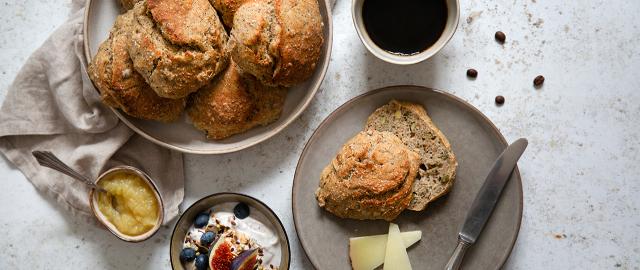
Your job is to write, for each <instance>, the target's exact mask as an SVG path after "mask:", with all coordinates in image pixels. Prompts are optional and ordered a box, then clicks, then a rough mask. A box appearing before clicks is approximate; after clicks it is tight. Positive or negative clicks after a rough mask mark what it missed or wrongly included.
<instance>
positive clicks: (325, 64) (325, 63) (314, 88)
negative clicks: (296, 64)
mask: <svg viewBox="0 0 640 270" xmlns="http://www.w3.org/2000/svg"><path fill="white" fill-rule="evenodd" d="M318 1H322V2H324V3H325V7H326V11H327V20H326V21H323V23H324V25H325V30H326V31H328V34H327V40H325V41H324V42H325V44H326V46H327V53H326V56H325V57H324V59H320V62H319V63H318V64H319V65H316V68H320V69H321V70H320V77H319V78H318V80H317V81H316V82H314V83H313V84H312V85H311V87H309V90H307V91H311V92H312V93H311V97H310V98H307V99H306V100H304V101H303V104H302V107H300V108H299V109H298V110H296V111H294V112H293V114H292V115H291V116H290V117H289V119H287V121H285V122H283V123H282V124H280V125H279V126H275V128H274V129H272V130H269V131H268V132H266V133H265V134H264V135H262V136H261V137H260V138H258V139H256V140H255V141H254V142H251V143H248V144H245V145H241V146H237V147H233V148H229V149H223V150H198V149H191V148H185V147H181V146H178V145H174V144H170V143H167V142H165V141H163V140H162V139H159V138H156V137H154V136H153V135H151V134H149V133H147V132H145V131H144V130H142V129H140V128H138V127H137V126H136V125H135V124H133V123H132V122H131V121H129V119H127V117H125V116H124V115H123V114H122V113H121V112H120V111H119V110H117V109H114V108H111V107H109V108H110V109H111V110H112V111H113V112H114V113H115V114H116V116H118V118H119V119H120V120H121V121H122V122H124V123H125V124H126V125H127V126H128V127H129V128H131V129H132V130H133V131H135V132H136V133H138V134H140V136H142V137H144V138H146V139H147V140H150V141H152V142H153V143H155V144H158V145H160V146H163V147H166V148H169V149H172V150H176V151H180V152H184V153H190V154H203V155H207V154H225V153H233V152H237V151H240V150H243V149H246V148H249V147H251V146H254V145H256V144H259V143H261V142H264V141H266V140H268V139H269V138H271V137H273V136H275V135H276V134H278V133H280V131H282V130H284V129H285V128H286V127H288V126H289V125H290V124H291V123H292V122H293V121H295V120H296V119H298V117H300V114H302V112H304V111H305V110H306V109H307V107H308V106H309V104H310V103H311V101H312V100H313V97H315V95H316V93H317V92H318V89H320V85H322V82H323V81H324V77H325V75H326V74H327V69H328V68H329V62H330V60H331V49H332V47H333V20H332V13H331V12H332V10H331V4H330V3H329V0H318ZM91 3H93V1H92V0H87V3H86V4H85V10H84V23H83V26H82V31H83V33H82V34H83V37H84V38H83V47H84V55H85V58H86V59H87V64H88V63H89V62H90V60H91V51H90V47H89V38H88V36H89V35H88V33H89V26H88V24H87V21H88V19H89V14H90V12H91ZM91 83H92V84H93V81H92V82H91ZM94 88H95V89H96V90H97V89H98V88H97V87H95V84H94Z"/></svg>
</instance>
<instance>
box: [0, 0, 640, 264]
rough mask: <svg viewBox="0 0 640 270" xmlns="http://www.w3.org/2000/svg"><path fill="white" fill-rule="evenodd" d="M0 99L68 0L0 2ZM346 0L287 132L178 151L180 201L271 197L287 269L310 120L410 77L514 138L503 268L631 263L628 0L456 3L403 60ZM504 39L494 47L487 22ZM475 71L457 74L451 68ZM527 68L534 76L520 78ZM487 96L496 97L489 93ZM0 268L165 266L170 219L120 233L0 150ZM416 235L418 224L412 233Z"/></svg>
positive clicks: (633, 99)
mask: <svg viewBox="0 0 640 270" xmlns="http://www.w3.org/2000/svg"><path fill="white" fill-rule="evenodd" d="M0 5H1V6H2V8H0V15H1V16H0V17H1V18H2V19H1V20H2V23H0V52H1V53H0V63H2V65H0V100H2V99H3V98H4V96H5V95H6V92H7V87H8V86H9V84H10V83H11V81H12V80H13V78H14V76H15V75H16V73H17V71H18V69H19V68H20V66H21V65H22V64H23V63H24V61H25V60H26V58H27V57H28V56H29V55H30V53H31V52H32V51H33V50H34V49H35V48H37V47H38V46H39V45H40V44H41V43H42V42H43V41H44V40H45V39H46V37H47V36H48V35H49V34H50V33H51V32H52V31H53V30H54V29H55V28H56V27H57V26H58V25H60V24H61V23H62V22H63V21H64V20H65V18H66V17H67V15H68V12H69V5H70V1H69V0H63V1H60V0H57V1H54V0H31V1H19V0H8V1H7V0H4V1H2V2H0ZM349 9H350V1H347V0H339V1H338V3H337V4H336V7H335V10H334V22H335V30H334V50H333V54H332V60H331V64H330V67H329V71H328V73H327V76H326V78H325V81H324V84H323V85H322V89H321V91H320V92H319V93H318V95H317V96H316V97H315V99H314V101H313V103H312V104H311V106H310V107H309V108H308V109H307V111H306V112H305V113H304V114H302V116H301V117H300V118H299V119H298V120H297V121H295V122H294V123H293V124H292V125H291V126H290V127H289V128H287V129H286V130H284V131H283V132H282V133H280V134H279V135H277V136H275V137H274V138H272V139H270V140H268V141H266V142H265V143H262V144H261V145H259V146H256V147H253V148H250V149H248V150H245V151H242V152H239V153H233V154H227V155H219V156H195V155H186V156H185V166H186V179H187V182H186V198H185V202H184V205H185V206H188V205H190V204H191V203H193V202H194V201H195V200H197V199H198V198H201V197H203V196H205V195H208V194H210V193H214V192H219V191H236V192H242V193H247V194H250V195H253V196H255V197H258V198H260V199H262V200H263V201H265V202H266V203H268V204H269V205H271V206H272V207H273V208H274V209H275V211H276V212H277V214H278V215H280V217H281V218H282V220H283V222H284V224H285V225H286V230H287V232H288V233H289V235H290V238H291V242H292V249H293V262H292V269H310V268H311V266H310V264H309V263H308V261H307V259H306V258H305V257H304V254H303V253H302V250H301V248H300V246H299V244H298V240H297V238H296V236H295V231H294V227H293V222H292V216H291V210H290V208H291V195H290V192H291V182H292V178H293V173H294V169H295V165H296V162H297V160H298V156H299V155H300V153H301V151H302V148H303V146H304V144H305V142H306V140H307V139H308V138H309V136H310V135H311V133H312V132H313V130H314V129H315V127H317V126H318V124H319V123H320V121H322V119H324V117H325V116H327V114H329V113H330V112H331V111H332V110H334V109H335V108H336V107H338V106H339V105H340V104H342V103H343V102H345V101H347V100H348V99H350V98H352V97H354V96H356V95H358V94H360V93H363V92H366V91H368V90H371V89H375V88H378V87H382V86H387V85H394V84H417V85H424V86H430V87H434V88H438V89H442V90H444V91H447V92H450V93H453V94H455V95H457V96H459V97H461V98H463V99H465V100H467V101H468V102H470V103H471V104H473V105H474V106H476V107H477V108H479V109H480V110H481V111H482V112H484V113H485V114H486V115H487V116H488V117H489V118H490V119H492V120H493V121H494V123H495V124H496V126H498V127H499V128H500V130H501V131H502V133H503V134H504V136H505V137H506V138H507V140H509V141H512V140H514V139H516V138H519V137H527V138H528V139H529V143H530V144H529V149H528V150H527V152H526V153H525V155H524V157H523V158H522V159H521V161H520V162H519V166H520V170H521V172H522V178H523V186H524V196H525V197H524V198H525V201H524V216H523V220H522V228H521V230H520V235H519V238H518V241H517V243H516V246H515V248H514V250H513V253H512V255H511V257H510V259H509V261H508V262H507V264H506V266H505V268H506V269H640V209H639V208H640V196H638V194H640V181H638V175H640V165H639V164H640V155H639V154H638V153H639V152H640V79H639V78H638V77H637V76H638V70H639V69H640V52H639V50H638V46H639V45H640V21H639V20H637V18H636V14H637V12H638V11H640V1H622V0H609V1H595V0H585V1H543V0H508V1H507V0H497V1H479V0H469V1H461V21H460V24H459V28H458V31H457V33H456V34H455V36H454V37H453V39H452V40H451V42H450V43H449V44H448V45H447V46H446V48H445V49H444V50H443V51H442V52H441V53H440V54H438V55H437V56H435V57H434V58H432V59H430V60H428V61H426V62H423V63H421V64H417V65H414V66H406V67H405V66H393V65H390V64H386V63H384V62H382V61H379V60H377V59H376V58H374V57H373V56H372V55H371V54H370V53H368V52H367V51H366V49H365V48H364V46H363V45H362V44H361V43H360V41H359V40H358V37H357V35H356V32H355V29H354V28H353V26H352V21H351V13H350V10H349ZM497 30H501V31H503V32H505V33H506V35H507V42H506V43H505V44H504V45H499V44H497V43H496V42H495V41H494V40H493V34H494V32H495V31H497ZM471 67H473V68H475V69H477V70H478V72H479V76H478V78H477V79H475V80H469V79H467V78H466V76H465V71H466V69H467V68H471ZM539 74H543V75H544V76H545V77H546V82H545V84H544V86H543V87H542V88H540V89H535V88H534V87H533V86H532V80H533V78H534V77H535V76H537V75H539ZM496 95H503V96H505V98H506V102H505V104H504V105H503V106H496V105H495V104H494V101H493V100H494V97H495V96H496ZM0 175H1V176H0V178H2V184H3V188H2V191H1V192H0V193H1V194H2V196H0V234H2V237H0V248H1V252H0V269H22V268H32V269H42V268H48V269H70V268H72V269H168V268H170V265H169V261H168V254H169V252H168V248H167V246H168V242H169V237H170V234H171V227H166V228H162V229H161V231H160V233H158V234H157V235H156V236H155V237H154V238H152V239H151V240H149V241H147V242H145V243H142V244H127V243H123V242H121V241H119V240H117V239H116V238H115V237H113V236H111V235H110V234H109V233H108V232H106V231H103V230H101V229H97V228H94V227H92V226H91V225H89V224H84V223H82V222H80V221H79V220H77V219H75V218H74V217H73V216H71V215H69V214H67V213H66V212H64V211H63V210H62V209H61V208H60V207H58V206H57V205H56V204H55V202H54V201H53V200H51V199H49V198H47V197H43V196H42V195H41V194H40V193H38V192H37V191H36V190H35V189H34V188H33V186H31V184H30V183H29V182H28V181H27V180H26V179H25V178H24V176H23V175H22V174H21V173H20V172H19V171H18V170H16V169H15V167H13V166H12V165H11V164H9V163H8V162H7V160H6V159H4V157H3V158H1V159H0ZM425 233H428V232H425Z"/></svg>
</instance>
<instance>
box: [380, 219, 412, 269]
mask: <svg viewBox="0 0 640 270" xmlns="http://www.w3.org/2000/svg"><path fill="white" fill-rule="evenodd" d="M382 269H383V270H411V262H409V255H407V250H406V249H405V248H404V243H403V241H402V237H401V236H400V228H398V224H394V223H390V224H389V236H388V237H387V248H386V249H385V253H384V268H382Z"/></svg>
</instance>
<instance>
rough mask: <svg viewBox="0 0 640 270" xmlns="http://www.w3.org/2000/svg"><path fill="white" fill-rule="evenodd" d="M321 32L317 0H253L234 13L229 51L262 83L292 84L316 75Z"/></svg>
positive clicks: (242, 67) (245, 69)
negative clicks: (314, 72)
mask: <svg viewBox="0 0 640 270" xmlns="http://www.w3.org/2000/svg"><path fill="white" fill-rule="evenodd" d="M322 33H323V23H322V16H321V15H320V9H319V6H318V2H317V0H254V1H249V2H246V3H244V4H243V5H241V6H240V8H239V9H238V10H237V11H236V12H235V14H234V18H233V28H232V29H231V36H230V38H229V50H230V52H231V57H232V58H233V60H234V61H235V62H236V63H237V64H238V66H239V67H240V68H241V69H242V70H244V71H245V72H248V73H250V74H252V75H254V76H255V77H257V78H258V79H259V80H260V81H262V82H263V83H265V84H268V85H282V86H293V85H295V84H298V83H301V82H303V81H305V80H306V79H308V78H309V77H310V76H311V75H312V74H313V71H314V70H315V67H316V64H317V62H318V59H319V57H320V50H321V48H322V43H323V34H322Z"/></svg>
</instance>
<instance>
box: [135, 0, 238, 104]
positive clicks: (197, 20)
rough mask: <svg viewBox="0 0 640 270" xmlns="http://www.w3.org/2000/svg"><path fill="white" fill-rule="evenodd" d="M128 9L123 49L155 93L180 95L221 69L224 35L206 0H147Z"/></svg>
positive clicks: (222, 65) (200, 84)
mask: <svg viewBox="0 0 640 270" xmlns="http://www.w3.org/2000/svg"><path fill="white" fill-rule="evenodd" d="M133 12H134V18H135V20H134V23H133V31H131V35H130V40H131V45H130V46H129V53H130V55H131V58H132V60H133V64H134V67H135V69H136V70H137V71H138V72H139V73H140V74H141V75H142V77H143V78H144V79H145V80H146V81H147V83H149V85H151V87H152V88H153V90H154V91H156V93H157V94H158V95H159V96H162V97H166V98H183V97H186V96H187V95H189V94H190V93H193V92H195V91H197V90H198V89H199V88H200V87H202V86H204V85H206V84H207V83H209V82H210V81H211V79H212V78H213V77H214V76H215V75H216V74H218V73H219V72H220V71H222V70H223V69H224V68H225V67H226V65H227V55H226V54H225V45H226V43H227V40H228V36H227V33H226V31H225V30H224V27H223V26H222V23H221V22H220V20H219V19H218V15H217V13H216V11H215V10H214V9H213V7H212V6H211V4H210V3H209V2H208V1H207V0H147V1H144V2H141V3H138V4H136V5H135V7H134V9H133Z"/></svg>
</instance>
